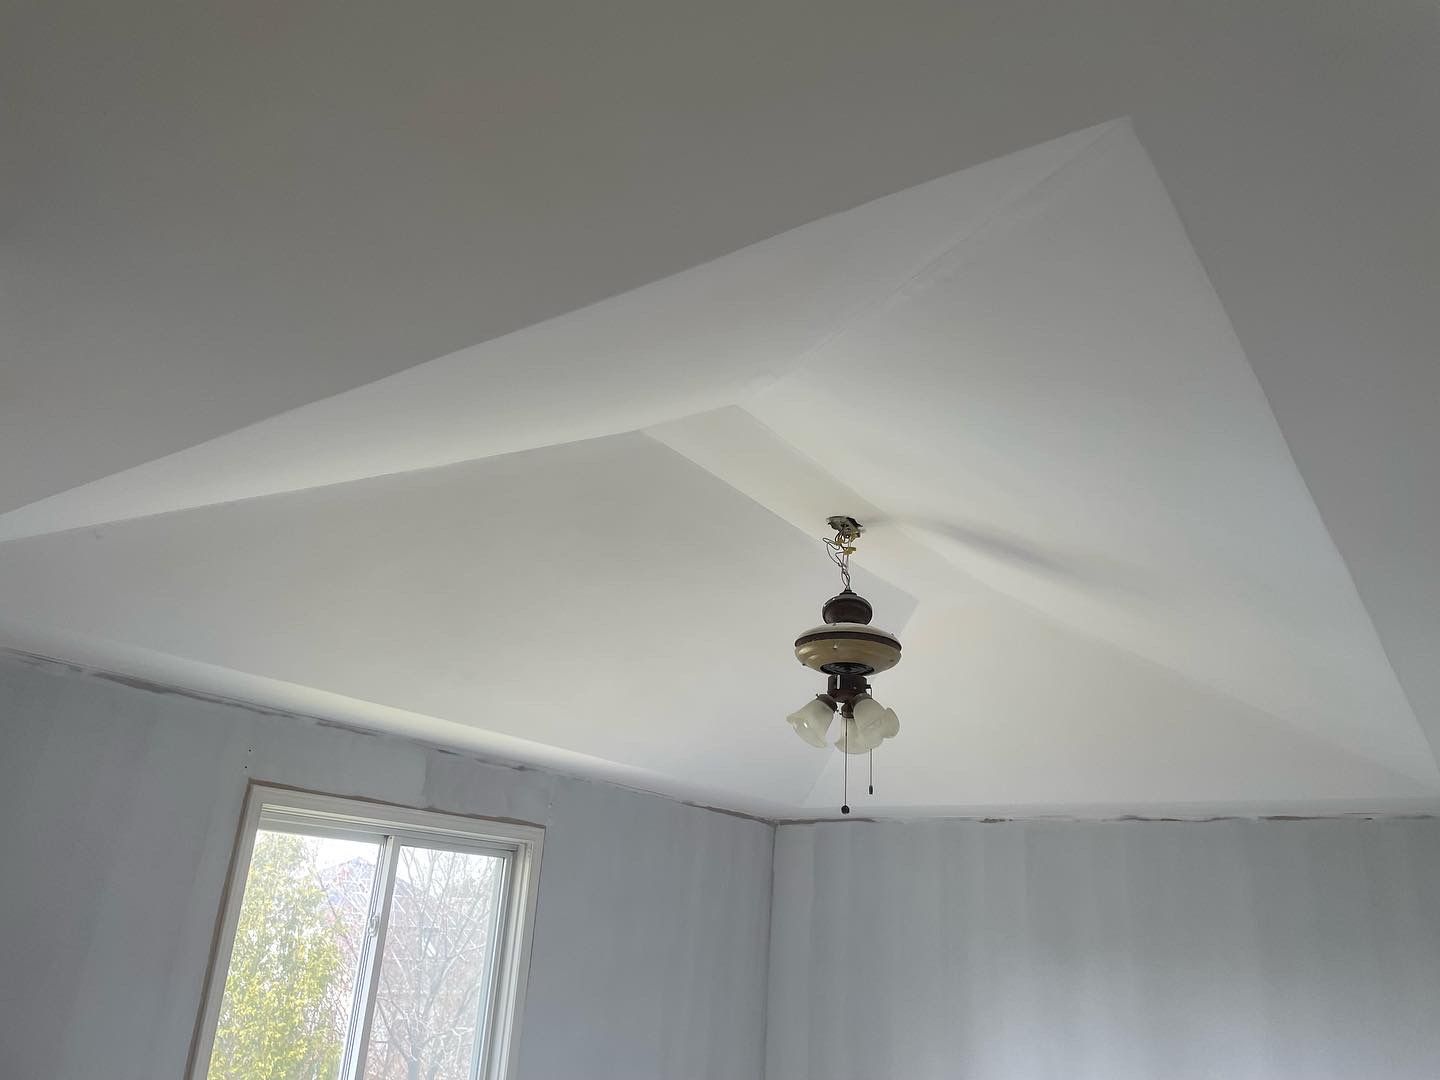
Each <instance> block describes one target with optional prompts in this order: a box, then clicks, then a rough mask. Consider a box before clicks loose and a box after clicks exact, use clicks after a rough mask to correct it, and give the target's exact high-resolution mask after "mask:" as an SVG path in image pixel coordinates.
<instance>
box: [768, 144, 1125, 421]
mask: <svg viewBox="0 0 1440 1080" xmlns="http://www.w3.org/2000/svg"><path fill="white" fill-rule="evenodd" d="M1122 129H1123V130H1125V131H1133V125H1132V124H1131V123H1130V119H1129V117H1117V118H1116V119H1113V120H1106V121H1103V122H1102V123H1099V124H1096V125H1095V126H1094V128H1092V129H1091V130H1093V131H1095V136H1094V137H1093V138H1092V139H1090V140H1089V141H1088V142H1086V143H1085V144H1084V145H1083V146H1081V147H1079V148H1078V149H1076V150H1075V152H1074V153H1073V154H1071V155H1070V156H1069V157H1067V158H1066V159H1065V160H1064V161H1061V162H1059V163H1057V164H1056V165H1055V166H1054V167H1052V168H1051V169H1049V170H1048V171H1046V172H1045V173H1044V174H1042V175H1041V176H1039V177H1038V178H1036V179H1035V180H1034V181H1032V182H1031V183H1029V184H1026V185H1025V186H1024V187H1023V188H1021V189H1020V190H1019V191H1016V192H1012V193H1010V194H1008V195H1007V196H1006V197H1005V198H1003V199H1001V200H1000V202H999V203H998V204H996V205H995V206H994V207H992V208H991V209H990V210H988V211H987V212H986V213H985V214H984V215H983V216H982V217H981V218H980V220H979V221H977V222H976V223H975V224H974V225H972V226H971V227H970V228H969V229H967V230H965V231H964V232H963V233H961V234H960V235H959V236H957V237H955V238H954V239H953V240H951V241H949V242H948V243H946V245H945V246H944V247H943V248H942V249H941V250H940V251H939V252H937V253H936V254H934V255H932V256H930V257H929V258H928V259H925V260H924V261H923V262H921V263H920V264H919V265H918V266H916V267H915V268H914V269H913V270H911V271H910V272H909V273H908V274H906V275H905V276H904V277H902V278H901V279H900V281H899V282H898V283H897V284H896V285H895V286H894V287H893V288H891V289H889V290H888V291H886V292H884V293H883V294H881V295H880V296H879V297H876V298H874V299H870V300H865V301H862V302H861V303H859V304H857V305H856V306H855V307H854V308H853V309H852V310H851V311H848V312H846V313H845V314H844V315H842V316H841V317H840V318H839V319H838V320H836V322H835V325H834V326H833V327H831V329H830V330H829V331H828V332H827V333H825V334H823V335H821V337H820V338H819V340H817V341H815V342H814V343H812V344H811V345H809V346H807V347H806V348H805V349H804V350H803V351H801V353H800V354H799V355H798V356H796V357H795V358H794V359H793V360H791V361H789V362H788V363H785V364H783V365H777V366H776V367H775V368H774V369H772V370H771V371H770V372H769V373H768V374H767V375H761V376H757V377H756V378H755V379H753V380H752V382H751V386H750V387H747V389H746V393H745V397H744V398H742V399H741V400H742V401H743V400H744V399H745V398H748V397H754V396H756V395H757V394H759V393H762V392H763V391H764V389H765V387H767V386H770V385H772V384H774V383H776V382H778V381H780V380H781V379H784V378H787V377H789V376H791V375H793V374H795V373H797V372H799V371H801V370H803V369H804V368H805V366H806V365H807V364H808V363H809V362H810V361H811V360H813V359H814V357H815V356H816V354H818V353H820V352H822V351H823V350H824V349H825V348H827V347H828V346H829V345H830V344H831V343H832V342H834V341H835V340H836V339H838V338H841V337H843V336H844V335H845V334H847V333H849V332H850V331H851V330H852V329H854V328H855V327H856V326H857V325H859V324H860V323H861V322H863V321H864V320H866V319H868V318H869V317H870V316H872V315H875V314H877V313H879V312H883V311H886V310H888V309H889V307H890V306H891V305H892V304H893V303H894V302H895V300H896V299H897V298H899V297H903V296H906V295H908V293H909V291H910V290H911V288H913V287H914V286H915V285H916V284H917V283H920V282H924V281H928V280H930V279H931V278H932V277H933V276H934V274H935V273H936V272H937V271H938V270H939V269H941V268H942V267H944V266H946V265H947V264H948V263H949V262H950V260H951V257H952V256H953V255H954V253H955V252H956V251H957V250H958V249H960V248H963V247H965V246H967V245H968V244H969V243H970V242H971V241H972V240H974V239H975V238H976V237H978V236H981V235H983V234H984V232H985V231H986V229H988V228H989V227H990V226H991V225H992V224H993V223H994V222H995V220H996V219H997V218H999V217H1000V216H1001V215H1002V214H1004V213H1005V212H1006V211H1007V210H1009V209H1010V208H1011V207H1013V206H1015V205H1017V204H1019V203H1022V202H1024V201H1025V200H1026V199H1028V198H1030V197H1031V196H1032V195H1033V194H1034V193H1035V192H1036V191H1039V190H1041V189H1042V188H1048V187H1050V186H1051V185H1052V183H1053V182H1054V181H1055V178H1056V177H1057V176H1059V175H1060V174H1062V173H1065V172H1068V171H1069V170H1070V169H1071V167H1072V166H1074V165H1076V164H1079V163H1081V162H1083V161H1085V160H1088V159H1089V158H1090V157H1091V156H1093V154H1094V153H1095V152H1096V149H1097V147H1099V146H1100V145H1101V144H1103V143H1105V142H1107V141H1108V140H1110V139H1111V138H1113V137H1114V135H1115V133H1116V132H1117V131H1119V130H1122ZM1018 152H1019V151H1017V153H1018ZM1007 156H1008V155H1007ZM994 160H997V161H1003V160H1004V158H997V159H994ZM982 164H986V163H982ZM962 171H964V170H962ZM936 179H940V178H939V177H937V178H936ZM891 194H892V195H896V194H899V192H891ZM887 197H888V196H883V195H882V196H881V198H887Z"/></svg>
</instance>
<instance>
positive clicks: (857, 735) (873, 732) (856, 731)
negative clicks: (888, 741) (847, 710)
mask: <svg viewBox="0 0 1440 1080" xmlns="http://www.w3.org/2000/svg"><path fill="white" fill-rule="evenodd" d="M884 739H885V736H883V735H881V734H880V730H879V728H878V727H871V728H870V729H869V730H866V729H865V728H864V727H862V726H861V725H860V723H859V722H858V721H855V720H846V721H845V728H844V730H843V731H842V732H841V733H840V738H838V739H836V740H835V749H836V750H840V751H843V752H844V753H847V754H868V753H869V752H870V751H871V750H874V749H875V747H877V746H879V745H880V743H881V742H883V741H884Z"/></svg>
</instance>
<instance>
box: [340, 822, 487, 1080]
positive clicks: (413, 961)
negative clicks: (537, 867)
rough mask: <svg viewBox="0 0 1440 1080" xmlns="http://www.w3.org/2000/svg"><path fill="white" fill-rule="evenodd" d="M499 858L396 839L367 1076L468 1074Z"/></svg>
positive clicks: (403, 1078)
mask: <svg viewBox="0 0 1440 1080" xmlns="http://www.w3.org/2000/svg"><path fill="white" fill-rule="evenodd" d="M503 879H504V860H503V859H501V858H499V857H497V856H494V855H483V854H478V853H476V852H466V851H440V850H436V849H434V848H424V847H409V846H402V847H401V849H400V861H399V864H398V865H397V867H396V870H395V892H394V895H393V896H392V897H391V900H390V920H389V923H388V924H387V926H386V930H385V952H384V955H383V956H382V958H381V963H380V984H379V987H378V988H377V990H376V994H375V1018H374V1022H373V1023H372V1025H371V1028H370V1046H369V1050H368V1052H367V1053H366V1057H365V1075H366V1077H367V1078H368V1080H411V1078H413V1077H424V1078H426V1080H469V1078H470V1075H471V1072H470V1070H471V1063H472V1060H473V1058H474V1055H475V1054H476V1052H477V1050H478V1047H477V1041H478V1040H479V1039H480V1038H481V1037H482V1036H483V1029H482V1018H483V1016H484V1014H485V1012H486V1011H487V1006H488V1000H487V997H488V991H489V986H488V976H489V970H490V962H491V955H492V952H493V949H494V944H495V943H494V941H493V938H494V936H495V926H496V913H497V911H498V908H499V899H500V888H501V885H502V884H503Z"/></svg>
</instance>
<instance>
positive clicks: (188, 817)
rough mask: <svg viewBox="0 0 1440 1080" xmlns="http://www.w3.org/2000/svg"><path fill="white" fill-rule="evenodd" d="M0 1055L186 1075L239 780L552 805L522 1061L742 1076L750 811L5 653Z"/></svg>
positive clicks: (142, 1076) (758, 916) (532, 1079)
mask: <svg viewBox="0 0 1440 1080" xmlns="http://www.w3.org/2000/svg"><path fill="white" fill-rule="evenodd" d="M0 746H3V752H0V820H3V822H4V828H3V830H0V973H3V976H0V1076H5V1077H14V1078H15V1080H22V1078H23V1080H42V1078H43V1080H93V1078H95V1077H100V1076H103V1077H106V1078H107V1080H151V1078H153V1077H157V1076H167V1077H176V1076H179V1075H181V1072H182V1070H183V1067H184V1064H185V1059H186V1055H187V1052H188V1048H189V1043H190V1038H191V1032H192V1028H193V1025H194V1021H195V1015H196V1009H197V1005H198V1000H199V994H200V992H201V985H202V981H203V977H204V972H205V967H206V960H207V957H208V954H209V949H210V942H211V935H212V931H213V925H214V921H215V917H216V913H217V911H218V909H219V905H220V899H221V892H222V888H223V883H224V878H225V873H226V866H227V862H228V859H229V857H230V849H231V845H232V843H233V839H234V835H235V829H236V823H237V821H238V819H239V814H240V809H241V801H242V798H243V795H244V790H245V785H246V783H247V781H248V780H249V779H250V778H252V777H253V778H256V779H262V780H270V781H275V782H277V783H282V784H289V785H294V786H299V787H305V788H310V789H315V790H321V791H328V792H334V793H338V794H355V795H364V796H368V797H371V798H379V799H384V800H388V801H393V802H397V803H403V804H406V805H410V806H420V807H430V808H434V809H439V810H446V811H452V812H458V813H467V814H483V815H492V816H503V817H508V818H516V819H521V820H524V821H531V822H537V823H540V824H543V825H545V827H546V837H545V856H544V864H543V866H542V868H541V880H540V895H539V908H538V911H537V914H536V931H535V941H534V954H533V957H532V965H531V975H530V981H529V990H528V999H527V1002H526V1007H525V1015H524V1024H523V1030H522V1034H521V1043H520V1057H519V1061H520V1075H521V1077H523V1078H525V1080H550V1078H563V1077H582V1076H583V1077H587V1078H592V1080H604V1078H615V1080H622V1078H623V1080H643V1078H654V1080H673V1078H676V1077H707V1078H722V1080H732V1078H733V1080H758V1078H759V1076H760V1075H761V1069H762V1054H763V1044H764V1036H763V1023H764V996H765V978H766V971H765V955H766V937H767V933H768V924H769V898H770V869H771V842H772V835H773V830H772V828H771V827H770V826H769V825H767V824H764V823H761V822H756V821H751V820H748V819H744V818H739V817H735V816H731V815H725V814H719V813H715V812H712V811H707V810H703V809H699V808H696V807H692V806H686V805H683V804H681V803H677V802H673V801H670V800H666V799H662V798H659V797H656V796H650V795H642V794H638V793H635V792H631V791H627V790H624V789H621V788H616V787H611V786H607V785H604V784H599V783H591V782H587V781H580V780H573V779H569V778H564V777H559V776H555V775H551V774H548V773H545V772H540V771H535V770H520V769H514V768H507V767H502V766H493V765H486V764H483V763H480V762H477V761H475V760H473V759H470V758H466V757H462V756H458V755H454V754H447V753H444V752H441V751H435V750H427V749H424V748H422V747H420V746H418V745H416V744H411V743H406V742H404V741H401V740H398V739H394V738H389V737H384V736H375V735H366V734H361V733H357V732H353V731H349V730H344V729H339V728H335V727H331V726H328V725H324V724H320V723H316V722H313V721H305V720H296V719H295V718H293V717H279V716H275V717H270V716H262V715H257V714H256V713H254V712H251V711H249V710H246V709H242V708H238V707H235V706H230V705H223V704H213V703H209V702H204V701H197V700H195V699H193V698H189V697H183V696H179V695H175V694H165V693H156V692H153V691H149V690H145V689H138V688H133V687H130V686H125V685H121V684H118V683H116V682H114V681H109V680H104V679H100V678H96V677H92V676H80V675H75V674H67V673H65V672H63V671H62V670H60V669H57V668H53V667H36V666H33V665H30V664H26V663H22V662H20V661H18V660H15V659H12V658H6V657H0Z"/></svg>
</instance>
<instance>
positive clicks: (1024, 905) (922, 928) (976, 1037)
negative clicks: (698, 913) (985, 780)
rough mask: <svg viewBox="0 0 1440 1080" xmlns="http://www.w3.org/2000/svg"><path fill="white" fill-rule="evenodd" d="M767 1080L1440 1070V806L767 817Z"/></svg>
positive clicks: (1290, 1079)
mask: <svg viewBox="0 0 1440 1080" xmlns="http://www.w3.org/2000/svg"><path fill="white" fill-rule="evenodd" d="M773 911H774V922H773V925H772V929H771V942H772V946H771V954H770V976H771V977H770V996H769V1002H770V1004H769V1023H768V1044H769V1045H768V1054H767V1071H766V1076H767V1078H768V1080H799V1078H802V1077H817V1078H818V1077H824V1078H825V1080H850V1078H854V1080H860V1078H864V1080H874V1078H877V1077H904V1078H905V1080H941V1078H944V1080H953V1078H956V1077H966V1078H969V1077H974V1078H981V1080H1039V1078H1062V1077H1063V1078H1065V1080H1083V1078H1094V1080H1156V1078H1161V1077H1163V1078H1165V1080H1187V1078H1201V1077H1204V1078H1207V1080H1209V1078H1224V1080H1246V1078H1255V1080H1259V1078H1266V1080H1270V1078H1274V1080H1280V1078H1285V1080H1294V1078H1304V1080H1324V1078H1331V1077H1333V1078H1341V1077H1343V1078H1347V1080H1353V1078H1357V1077H1366V1078H1368V1080H1398V1078H1406V1080H1409V1078H1415V1080H1420V1078H1422V1077H1423V1078H1426V1080H1429V1078H1433V1077H1435V1076H1437V1075H1440V1023H1437V1021H1440V1012H1437V1002H1440V822H1437V821H1434V820H1423V819H1412V820H1393V819H1392V820H1385V821H1363V820H1337V819H1332V820H1319V821H1253V820H1252V821H1229V822H1207V823H1203V824H1202V823H1193V822H1192V823H1185V822H1173V823H1159V822H1128V823H1100V822H1095V823H1067V822H1053V823H1039V822H1030V823H999V824H989V825H987V824H982V823H980V822H954V821H951V822H927V823H911V824H898V823H867V822H856V823H823V824H818V825H784V826H781V827H780V828H779V829H778V830H777V833H776V863H775V899H774V907H773Z"/></svg>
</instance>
